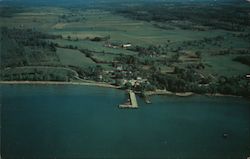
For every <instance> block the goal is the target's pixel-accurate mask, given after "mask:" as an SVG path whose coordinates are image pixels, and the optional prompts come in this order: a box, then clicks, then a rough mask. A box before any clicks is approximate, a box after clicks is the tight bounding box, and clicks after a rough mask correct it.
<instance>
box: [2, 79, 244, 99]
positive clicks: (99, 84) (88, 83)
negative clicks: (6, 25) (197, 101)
mask: <svg viewBox="0 0 250 159" xmlns="http://www.w3.org/2000/svg"><path fill="white" fill-rule="evenodd" d="M0 84H10V85H14V84H17V85H20V84H28V85H29V84H30V85H32V84H34V85H36V84H39V85H82V86H95V87H103V88H113V89H120V88H121V87H120V86H114V85H111V84H108V83H103V82H95V81H87V80H85V81H84V82H59V81H0ZM145 94H146V95H147V96H154V95H166V96H168V95H172V96H178V97H190V96H194V95H204V96H209V97H238V98H241V97H242V96H237V95H227V94H221V93H215V94H211V93H206V94H197V93H194V92H171V91H168V90H159V89H157V90H156V91H146V92H145ZM247 98H248V97H247Z"/></svg>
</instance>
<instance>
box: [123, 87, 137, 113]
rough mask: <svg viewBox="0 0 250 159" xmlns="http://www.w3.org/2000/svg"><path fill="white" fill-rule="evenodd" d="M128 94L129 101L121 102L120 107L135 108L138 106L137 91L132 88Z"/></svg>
mask: <svg viewBox="0 0 250 159" xmlns="http://www.w3.org/2000/svg"><path fill="white" fill-rule="evenodd" d="M128 95H129V103H126V104H120V105H119V108H133V109H136V108H138V103H137V100H136V96H135V93H134V92H133V91H132V90H129V92H128Z"/></svg>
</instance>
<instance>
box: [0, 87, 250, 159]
mask: <svg viewBox="0 0 250 159" xmlns="http://www.w3.org/2000/svg"><path fill="white" fill-rule="evenodd" d="M1 93H2V95H1V103H2V115H1V120H2V121H1V122H2V125H1V135H2V140H1V153H2V158H55V157H57V158H60V157H61V158H90V157H91V158H154V159H155V158H197V159H198V158H199V159H201V158H218V159H224V158H231V159H232V158H233V159H234V158H235V159H244V158H246V157H247V156H250V102H249V101H247V100H245V99H243V98H231V97H205V96H193V97H175V96H168V97H166V96H155V97H153V98H152V102H153V104H150V105H147V104H145V103H144V102H143V101H142V100H141V99H139V106H140V108H139V109H137V110H125V109H118V104H121V103H123V102H124V101H125V100H126V95H125V93H124V92H123V91H120V90H115V89H107V88H97V87H89V86H69V85H68V86H44V85H36V86H35V85H1ZM224 133H227V134H228V137H227V138H225V137H223V134H224Z"/></svg>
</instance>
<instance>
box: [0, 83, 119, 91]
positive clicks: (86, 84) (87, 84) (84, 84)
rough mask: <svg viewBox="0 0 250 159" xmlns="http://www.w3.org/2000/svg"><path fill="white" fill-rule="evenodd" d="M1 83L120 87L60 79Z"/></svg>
mask: <svg viewBox="0 0 250 159" xmlns="http://www.w3.org/2000/svg"><path fill="white" fill-rule="evenodd" d="M0 84H40V85H82V86H97V87H104V88H115V89H119V88H120V87H118V86H114V85H111V84H107V83H99V82H92V81H89V82H58V81H0Z"/></svg>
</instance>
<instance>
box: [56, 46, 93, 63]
mask: <svg viewBox="0 0 250 159" xmlns="http://www.w3.org/2000/svg"><path fill="white" fill-rule="evenodd" d="M57 54H58V56H59V58H60V62H61V63H62V65H65V66H69V65H71V66H77V67H89V66H94V65H96V64H95V63H94V62H93V61H92V60H91V59H89V58H87V57H86V56H85V55H84V54H83V53H81V52H80V51H78V50H71V49H62V48H57Z"/></svg>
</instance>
